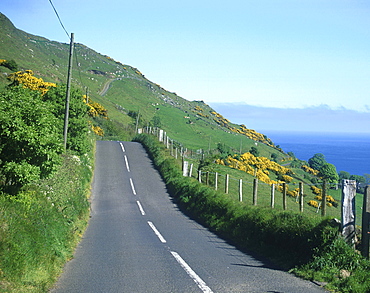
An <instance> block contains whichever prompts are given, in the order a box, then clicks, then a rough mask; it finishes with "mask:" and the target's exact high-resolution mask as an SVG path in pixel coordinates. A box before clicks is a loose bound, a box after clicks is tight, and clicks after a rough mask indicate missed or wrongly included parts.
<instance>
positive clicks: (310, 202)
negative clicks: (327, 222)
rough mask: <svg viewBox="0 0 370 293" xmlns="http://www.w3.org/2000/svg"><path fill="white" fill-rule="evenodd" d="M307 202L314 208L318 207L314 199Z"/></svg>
mask: <svg viewBox="0 0 370 293" xmlns="http://www.w3.org/2000/svg"><path fill="white" fill-rule="evenodd" d="M308 204H309V205H310V206H312V207H314V208H318V207H319V203H318V202H317V201H316V200H310V201H309V202H308Z"/></svg>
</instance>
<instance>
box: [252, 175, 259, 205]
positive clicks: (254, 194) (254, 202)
mask: <svg viewBox="0 0 370 293" xmlns="http://www.w3.org/2000/svg"><path fill="white" fill-rule="evenodd" d="M257 190H258V179H257V178H254V179H253V205H254V206H256V205H257Z"/></svg>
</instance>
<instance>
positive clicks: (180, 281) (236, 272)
mask: <svg viewBox="0 0 370 293" xmlns="http://www.w3.org/2000/svg"><path fill="white" fill-rule="evenodd" d="M91 207H92V212H91V219H90V223H89V226H88V228H87V230H86V232H85V234H84V236H83V239H82V241H81V243H80V244H79V246H78V247H77V249H76V251H75V254H74V258H73V259H72V260H71V261H70V262H69V263H67V264H66V266H65V268H64V272H63V274H62V276H61V277H60V279H59V281H58V282H57V283H56V284H55V287H54V289H53V290H52V291H51V292H53V293H57V292H73V293H76V292H102V293H103V292H104V293H105V292H130V293H131V292H132V293H138V292H163V293H166V292H171V293H172V292H173V293H175V292H186V293H188V292H209V293H211V292H294V293H297V292H325V290H323V289H322V288H320V287H319V286H317V285H315V284H313V283H311V282H308V281H304V280H301V279H299V278H296V277H295V276H293V275H291V274H288V273H286V272H283V271H280V270H277V269H274V268H273V267H272V266H269V265H266V264H265V263H263V262H262V261H260V260H258V259H256V258H254V257H253V256H250V255H248V254H245V253H243V252H240V251H239V250H237V249H235V247H233V246H231V245H229V244H227V243H226V242H225V241H223V240H222V239H220V238H218V237H217V236H216V235H214V234H212V233H211V232H209V231H208V230H207V229H205V228H203V227H202V226H200V225H199V224H197V223H196V222H194V221H192V220H190V219H189V218H188V217H186V216H185V215H183V214H182V213H181V211H179V210H178V208H177V207H176V205H175V204H174V203H173V202H172V201H171V198H170V196H169V195H168V193H167V192H166V188H165V184H164V182H163V181H162V179H161V178H160V176H159V174H158V172H157V171H156V170H155V169H154V168H153V165H152V162H151V161H150V159H149V158H148V156H147V154H146V152H145V150H144V149H143V147H142V146H141V145H140V144H138V143H133V142H113V141H98V142H97V150H96V163H95V175H94V181H93V190H92V203H91Z"/></svg>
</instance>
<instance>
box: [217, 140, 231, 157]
mask: <svg viewBox="0 0 370 293" xmlns="http://www.w3.org/2000/svg"><path fill="white" fill-rule="evenodd" d="M217 150H218V151H219V152H220V154H221V157H227V156H228V155H230V154H231V151H230V147H228V146H227V145H226V144H224V143H221V142H219V143H218V144H217Z"/></svg>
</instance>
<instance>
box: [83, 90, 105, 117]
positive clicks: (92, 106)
mask: <svg viewBox="0 0 370 293" xmlns="http://www.w3.org/2000/svg"><path fill="white" fill-rule="evenodd" d="M82 99H83V101H84V102H85V103H86V104H87V105H88V106H89V112H88V114H89V116H90V117H98V116H100V117H103V118H105V119H108V110H107V109H105V108H104V107H103V106H102V105H101V104H99V103H97V102H94V101H92V100H91V98H90V97H87V96H86V95H83V96H82Z"/></svg>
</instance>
